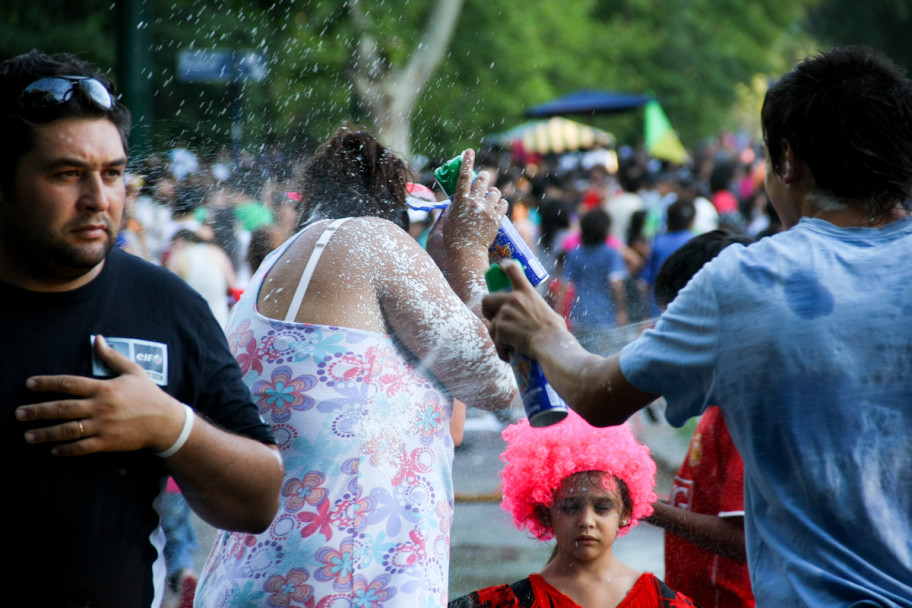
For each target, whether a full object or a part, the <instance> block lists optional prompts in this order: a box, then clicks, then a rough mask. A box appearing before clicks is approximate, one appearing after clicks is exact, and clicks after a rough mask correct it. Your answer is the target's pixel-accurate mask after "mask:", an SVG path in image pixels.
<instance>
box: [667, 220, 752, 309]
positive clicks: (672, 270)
mask: <svg viewBox="0 0 912 608" xmlns="http://www.w3.org/2000/svg"><path fill="white" fill-rule="evenodd" d="M735 243H740V244H741V245H750V244H751V243H753V239H751V238H750V237H748V236H745V235H743V234H738V233H736V232H731V231H730V230H712V231H710V232H706V233H704V234H701V235H698V236H695V237H694V238H692V239H690V240H689V241H687V242H686V243H685V244H684V245H682V246H681V247H679V248H678V249H677V250H675V252H674V253H672V254H671V255H670V256H668V259H667V260H665V262H664V263H663V264H662V267H661V268H659V272H658V274H656V279H655V299H656V304H658V305H659V306H660V307H662V308H665V307H666V306H668V305H669V304H670V303H671V301H672V300H674V299H675V297H676V296H677V295H678V292H679V291H681V290H682V289H683V288H684V286H685V285H687V282H688V281H690V279H691V278H692V277H693V276H694V275H695V274H697V271H698V270H700V269H701V268H703V266H704V265H705V264H706V263H707V262H709V261H710V260H711V259H713V258H714V257H716V256H717V255H719V252H720V251H722V250H723V249H725V248H726V247H728V246H729V245H733V244H735Z"/></svg>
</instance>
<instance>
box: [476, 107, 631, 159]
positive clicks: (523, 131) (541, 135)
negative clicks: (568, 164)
mask: <svg viewBox="0 0 912 608" xmlns="http://www.w3.org/2000/svg"><path fill="white" fill-rule="evenodd" d="M489 140H490V141H493V142H496V143H499V144H501V145H509V144H512V143H513V142H515V141H519V142H521V143H522V146H523V148H524V149H525V150H526V151H527V152H535V153H538V154H562V153H564V152H570V151H573V150H589V149H590V148H592V147H594V146H595V145H596V144H600V145H601V146H603V147H606V148H609V147H613V146H614V142H615V139H614V135H612V134H611V133H608V132H607V131H602V130H601V129H596V128H595V127H590V126H588V125H584V124H582V123H579V122H576V121H573V120H570V119H567V118H561V117H560V116H555V117H553V118H549V119H547V120H534V121H532V122H527V123H523V124H521V125H519V126H517V127H514V128H512V129H510V130H509V131H506V132H504V133H500V134H498V135H494V136H492V137H490V138H489Z"/></svg>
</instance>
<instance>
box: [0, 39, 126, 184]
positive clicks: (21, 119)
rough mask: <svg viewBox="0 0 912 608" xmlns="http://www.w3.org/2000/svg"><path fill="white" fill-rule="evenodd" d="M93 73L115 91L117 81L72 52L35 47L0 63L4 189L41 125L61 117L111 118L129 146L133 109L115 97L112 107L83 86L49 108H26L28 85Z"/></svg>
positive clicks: (1, 179)
mask: <svg viewBox="0 0 912 608" xmlns="http://www.w3.org/2000/svg"><path fill="white" fill-rule="evenodd" d="M60 75H68V76H89V77H91V78H95V79H96V80H98V81H99V82H101V84H103V85H104V86H105V88H107V89H108V91H109V92H111V94H112V95H114V94H115V90H114V83H113V82H112V81H111V79H110V78H108V77H107V76H105V75H104V74H101V73H99V72H98V70H97V69H96V68H95V67H94V66H92V65H91V64H89V63H86V62H85V61H82V60H80V59H78V58H77V57H75V56H74V55H70V54H68V53H57V54H53V55H47V54H45V53H41V52H39V51H31V52H29V53H25V54H24V55H19V56H17V57H13V58H11V59H7V60H6V61H4V62H3V63H0V129H2V133H3V140H4V141H3V146H0V191H2V192H9V191H10V190H11V189H12V187H13V182H14V180H15V174H16V166H17V165H18V162H19V159H20V158H21V157H22V156H24V155H25V154H26V153H27V152H28V151H29V150H30V149H31V147H32V145H33V142H34V137H35V129H36V127H37V126H38V125H42V124H45V123H49V122H53V121H55V120H59V119H61V118H71V117H85V118H107V119H108V120H110V121H111V122H112V123H114V126H115V127H117V130H118V131H119V132H120V138H121V141H122V143H123V146H124V151H126V150H127V137H128V136H129V134H130V111H129V110H128V109H127V108H126V107H125V106H124V105H123V104H121V103H120V102H119V101H117V100H116V98H115V103H114V106H113V107H112V108H109V109H105V108H102V107H101V106H99V105H97V104H96V103H95V102H93V101H92V99H91V98H90V97H89V96H88V94H86V93H85V92H84V91H83V90H82V89H81V88H79V87H76V88H75V89H74V95H73V96H72V98H70V99H69V100H68V101H66V102H64V103H61V104H58V105H54V106H51V107H47V108H22V107H20V106H19V105H18V103H17V102H18V99H19V96H20V95H21V94H22V91H23V90H25V88H26V87H27V86H29V85H30V84H32V83H33V82H35V81H36V80H38V79H40V78H44V77H46V76H60Z"/></svg>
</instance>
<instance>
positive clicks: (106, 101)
mask: <svg viewBox="0 0 912 608" xmlns="http://www.w3.org/2000/svg"><path fill="white" fill-rule="evenodd" d="M77 85H78V86H81V87H83V89H84V90H85V91H86V92H87V93H88V94H89V97H91V98H92V101H94V102H95V103H97V104H98V105H100V106H101V107H102V108H104V109H106V110H109V109H110V108H111V106H113V105H114V98H113V97H112V96H111V93H110V92H109V91H108V90H107V89H106V88H105V86H104V85H103V84H101V83H100V82H98V81H97V80H95V79H94V78H89V79H87V80H80V81H79V82H78V83H77Z"/></svg>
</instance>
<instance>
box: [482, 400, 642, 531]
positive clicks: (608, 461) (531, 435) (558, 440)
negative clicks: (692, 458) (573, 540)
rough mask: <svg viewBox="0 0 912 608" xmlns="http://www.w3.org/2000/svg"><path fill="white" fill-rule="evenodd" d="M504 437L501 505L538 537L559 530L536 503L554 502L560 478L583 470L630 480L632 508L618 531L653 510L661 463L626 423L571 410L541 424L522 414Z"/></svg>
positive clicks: (609, 479)
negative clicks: (594, 421) (601, 424)
mask: <svg viewBox="0 0 912 608" xmlns="http://www.w3.org/2000/svg"><path fill="white" fill-rule="evenodd" d="M503 438H504V440H505V441H506V442H507V448H506V450H504V452H503V454H501V455H500V459H501V460H502V461H503V462H504V463H506V466H505V467H504V469H503V471H501V472H500V478H501V480H502V481H503V492H504V499H503V502H502V503H501V505H500V506H501V508H502V509H504V510H505V511H508V512H509V513H510V514H511V515H512V516H513V523H514V524H516V527H517V528H519V529H520V530H522V529H526V528H527V529H528V530H529V532H531V533H532V535H534V536H535V537H536V538H538V539H539V540H543V541H544V540H550V539H551V538H552V537H553V536H554V533H553V531H552V530H551V528H550V527H549V526H545V525H544V524H542V522H541V521H540V520H539V518H538V516H537V515H536V513H535V508H536V506H537V505H550V504H551V502H552V499H553V496H554V492H555V491H556V490H557V489H558V488H559V487H560V485H561V482H562V481H563V480H564V479H566V478H567V477H569V476H570V475H573V474H574V473H579V472H581V471H603V472H605V473H608V475H612V476H614V477H615V478H617V479H620V480H622V481H623V482H624V483H625V484H626V485H627V490H628V493H629V495H630V500H631V502H632V503H633V513H632V516H631V518H630V525H629V526H628V527H624V528H621V529H620V530H619V531H618V535H619V536H621V535H623V534H626V533H627V532H628V531H629V530H630V528H632V527H633V526H635V525H637V522H638V520H639V519H641V518H643V517H646V516H648V515H650V514H651V513H652V510H653V509H652V504H653V503H654V502H655V501H656V494H655V473H656V465H655V462H653V460H652V458H650V457H649V448H648V447H646V446H645V445H643V444H642V443H640V442H638V441H637V440H636V439H635V438H634V436H633V433H631V432H630V428H629V427H628V426H627V425H626V424H623V425H620V426H613V427H606V428H596V427H593V426H590V425H589V423H587V422H586V421H585V420H583V419H582V418H581V417H580V416H579V414H576V413H575V412H573V411H571V412H570V415H569V416H567V417H566V418H564V419H563V420H562V421H561V422H559V423H557V424H554V425H552V426H547V427H542V428H533V427H532V426H530V425H529V422H528V420H522V421H520V422H518V423H516V424H512V425H510V426H508V427H507V428H506V429H504V431H503ZM605 480H606V488H608V489H611V490H614V489H615V487H614V484H613V478H612V477H607V476H606V478H605Z"/></svg>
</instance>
